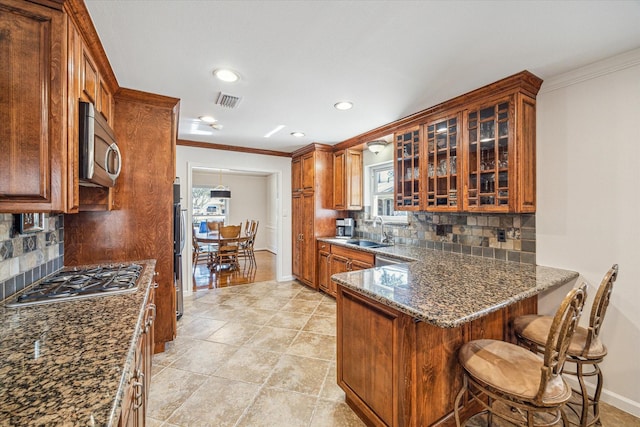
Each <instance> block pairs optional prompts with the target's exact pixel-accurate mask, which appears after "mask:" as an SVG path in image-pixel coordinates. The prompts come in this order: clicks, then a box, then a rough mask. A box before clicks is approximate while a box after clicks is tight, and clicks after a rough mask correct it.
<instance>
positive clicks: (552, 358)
mask: <svg viewBox="0 0 640 427" xmlns="http://www.w3.org/2000/svg"><path fill="white" fill-rule="evenodd" d="M586 288H587V287H586V284H584V283H583V284H582V285H581V286H579V287H576V288H574V289H572V290H571V291H570V292H569V293H568V294H567V296H566V297H565V298H564V299H563V300H562V303H561V304H560V307H559V308H558V311H557V312H556V315H555V316H554V317H553V321H552V325H551V329H550V331H549V335H548V337H547V339H546V343H545V352H544V357H541V356H539V355H538V354H536V353H534V352H532V351H529V350H527V349H525V348H523V347H520V346H518V345H515V344H511V343H508V342H505V341H499V340H489V339H481V340H474V341H469V342H468V343H466V344H464V345H463V346H462V347H461V348H460V350H459V352H458V359H459V361H460V364H461V365H462V368H463V370H464V379H463V385H462V389H461V390H460V392H459V393H458V395H457V397H456V401H455V406H454V413H455V420H456V425H457V426H458V427H459V426H460V425H463V424H461V423H460V410H461V408H460V403H461V400H462V398H463V396H465V394H466V392H468V394H469V398H470V399H469V402H468V403H467V404H468V405H474V404H477V405H479V406H480V407H482V408H483V410H482V411H481V412H478V413H476V414H472V416H475V415H478V414H480V413H485V412H486V413H487V417H488V420H487V421H488V422H487V425H492V421H493V417H494V416H495V417H498V418H501V419H503V420H506V421H508V422H510V423H513V424H516V425H520V426H530V427H532V426H552V425H554V424H556V423H557V422H558V421H559V420H560V419H562V420H563V422H564V423H565V425H566V417H565V414H564V411H563V410H562V408H563V405H564V404H565V403H566V402H567V401H568V400H569V398H570V397H571V387H569V385H568V384H567V383H566V382H565V381H564V379H563V378H562V375H561V371H562V365H563V364H564V361H565V357H566V352H567V348H568V347H569V342H570V341H571V337H572V336H573V333H574V331H575V328H576V326H577V324H578V320H579V319H580V315H581V313H582V308H583V306H584V301H585V299H586V297H587V291H586ZM469 418H470V417H469ZM469 418H467V420H468V419H469ZM467 420H465V422H464V423H465V424H466V421H467Z"/></svg>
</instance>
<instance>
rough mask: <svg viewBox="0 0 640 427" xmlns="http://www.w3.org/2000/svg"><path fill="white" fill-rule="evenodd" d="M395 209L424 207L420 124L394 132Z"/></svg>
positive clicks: (412, 209)
mask: <svg viewBox="0 0 640 427" xmlns="http://www.w3.org/2000/svg"><path fill="white" fill-rule="evenodd" d="M393 139H394V151H393V160H394V165H395V167H394V169H395V170H394V171H395V209H396V210H400V211H419V210H422V209H423V200H422V195H421V194H422V192H423V190H422V185H421V181H420V175H421V174H422V173H423V171H422V170H421V162H420V159H421V151H422V136H421V132H420V126H413V127H411V128H408V129H404V130H401V131H398V132H396V133H395V134H394V137H393Z"/></svg>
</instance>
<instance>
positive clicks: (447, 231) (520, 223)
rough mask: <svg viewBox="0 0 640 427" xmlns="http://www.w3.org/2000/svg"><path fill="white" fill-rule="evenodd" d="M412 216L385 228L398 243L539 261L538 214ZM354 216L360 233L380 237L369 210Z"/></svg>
mask: <svg viewBox="0 0 640 427" xmlns="http://www.w3.org/2000/svg"><path fill="white" fill-rule="evenodd" d="M365 209H366V208H365ZM408 215H409V224H408V225H395V224H385V231H386V232H389V231H390V232H391V233H392V234H393V240H394V242H395V243H399V244H406V245H412V246H419V247H424V248H429V249H436V250H441V251H446V252H458V253H464V254H468V255H475V256H481V257H485V258H495V259H501V260H506V261H514V262H519V263H523V264H535V263H536V217H535V214H476V213H468V212H466V213H432V212H408ZM354 218H355V220H356V232H357V235H358V236H360V237H363V238H368V239H373V240H378V239H380V225H379V224H378V225H376V226H375V227H374V226H373V223H372V222H371V221H369V220H368V218H369V215H368V212H367V211H366V210H365V212H357V213H355V215H354ZM498 230H504V232H505V241H504V242H499V241H498Z"/></svg>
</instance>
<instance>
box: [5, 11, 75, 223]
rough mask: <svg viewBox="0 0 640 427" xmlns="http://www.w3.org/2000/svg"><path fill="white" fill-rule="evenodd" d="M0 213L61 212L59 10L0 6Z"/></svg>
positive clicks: (61, 51) (63, 39) (62, 29)
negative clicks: (0, 153) (0, 154)
mask: <svg viewBox="0 0 640 427" xmlns="http://www.w3.org/2000/svg"><path fill="white" fill-rule="evenodd" d="M0 34H2V36H0V93H2V96H0V152H2V156H0V211H2V212H38V211H40V212H42V211H61V210H62V209H63V208H64V200H63V197H64V196H65V195H66V188H65V187H64V185H65V184H66V177H65V176H64V175H63V171H64V170H65V166H66V165H65V164H66V160H67V159H66V154H65V149H66V145H65V143H64V135H65V131H66V129H65V128H64V122H65V120H64V119H65V108H66V105H65V103H64V102H63V100H64V96H63V94H64V81H65V80H66V74H65V66H66V64H65V63H64V60H65V58H64V54H65V46H66V33H65V24H64V15H63V13H62V12H61V11H58V10H54V9H50V8H47V7H43V6H39V5H36V4H33V3H28V2H23V1H14V0H2V1H1V2H0Z"/></svg>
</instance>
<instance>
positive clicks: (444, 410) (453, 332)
mask: <svg viewBox="0 0 640 427" xmlns="http://www.w3.org/2000/svg"><path fill="white" fill-rule="evenodd" d="M416 336H417V340H416V368H417V381H416V384H417V395H416V402H417V405H416V408H417V411H418V415H417V419H418V425H421V426H429V425H432V424H434V423H435V422H436V421H438V420H440V419H442V418H443V417H445V416H447V415H448V413H449V412H450V408H453V403H454V401H455V398H456V395H457V393H458V391H460V388H462V368H461V367H460V364H459V363H458V350H459V349H460V347H461V346H462V344H463V343H464V342H465V328H451V329H445V328H438V327H437V326H433V325H430V324H428V323H423V322H420V323H418V324H416Z"/></svg>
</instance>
